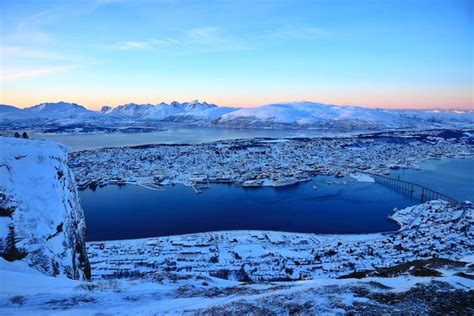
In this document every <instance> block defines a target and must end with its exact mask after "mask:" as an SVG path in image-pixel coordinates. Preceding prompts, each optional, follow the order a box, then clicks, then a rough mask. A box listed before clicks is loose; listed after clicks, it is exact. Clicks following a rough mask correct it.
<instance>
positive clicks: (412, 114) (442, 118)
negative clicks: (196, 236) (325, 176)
mask: <svg viewBox="0 0 474 316" xmlns="http://www.w3.org/2000/svg"><path fill="white" fill-rule="evenodd" d="M218 124H220V125H223V126H238V127H267V126H275V125H281V126H284V125H288V126H296V127H298V126H299V127H321V128H362V129H364V128H400V127H424V126H430V127H436V125H439V126H440V127H441V126H450V125H463V124H474V112H453V111H421V110H404V111H400V110H386V109H370V108H363V107H356V106H337V105H330V104H321V103H314V102H292V103H276V104H268V105H264V106H260V107H256V108H246V109H240V110H237V111H233V112H230V113H227V114H224V115H222V116H221V117H220V118H219V120H218Z"/></svg>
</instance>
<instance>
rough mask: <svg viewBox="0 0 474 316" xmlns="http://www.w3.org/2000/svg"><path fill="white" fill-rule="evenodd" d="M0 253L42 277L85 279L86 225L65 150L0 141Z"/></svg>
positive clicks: (50, 145) (54, 145)
mask: <svg viewBox="0 0 474 316" xmlns="http://www.w3.org/2000/svg"><path fill="white" fill-rule="evenodd" d="M0 148H1V150H0V255H1V257H2V258H3V259H5V260H7V261H11V262H13V261H21V262H24V263H26V264H28V265H29V266H31V267H34V268H35V269H37V270H39V271H41V272H43V273H46V274H48V275H52V276H56V275H64V276H67V277H68V278H71V279H88V278H89V277H90V266H89V261H88V259H87V253H86V247H85V233H86V226H85V221H84V213H83V211H82V208H81V206H80V204H79V197H78V194H77V189H76V185H75V182H74V177H73V175H72V173H71V171H70V170H69V168H68V165H67V159H68V151H67V148H66V147H64V146H62V145H60V144H58V143H53V142H48V141H39V140H27V139H16V138H8V137H0Z"/></svg>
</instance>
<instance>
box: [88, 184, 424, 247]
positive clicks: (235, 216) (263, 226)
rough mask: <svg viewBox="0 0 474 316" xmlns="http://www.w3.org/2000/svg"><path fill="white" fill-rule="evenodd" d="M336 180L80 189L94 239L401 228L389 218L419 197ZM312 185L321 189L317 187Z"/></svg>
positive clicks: (361, 231)
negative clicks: (284, 184) (201, 187)
mask: <svg viewBox="0 0 474 316" xmlns="http://www.w3.org/2000/svg"><path fill="white" fill-rule="evenodd" d="M326 180H334V178H332V177H317V178H316V179H315V180H314V181H311V182H306V183H300V184H299V185H296V186H291V187H285V188H273V187H263V188H258V189H244V188H242V187H237V186H234V185H222V184H221V185H212V186H211V187H210V188H209V189H206V190H204V191H203V193H202V194H199V195H197V194H196V193H194V191H193V190H192V189H191V188H190V187H186V186H183V185H176V186H168V187H166V190H165V191H152V190H148V189H146V188H143V187H139V186H134V185H126V186H122V187H119V186H115V185H110V186H106V187H103V188H97V190H96V191H92V190H85V191H81V192H80V197H81V201H82V207H83V209H84V211H85V215H86V220H87V230H88V239H89V240H113V239H129V238H141V237H151V236H165V235H176V234H185V233H195V232H205V231H218V230H236V229H258V230H276V231H289V232H307V233H369V232H381V231H390V230H395V229H397V226H396V225H394V224H393V223H390V222H388V221H387V220H386V217H387V216H388V215H389V214H391V213H392V211H393V208H394V207H398V208H402V207H406V206H409V205H413V204H417V201H416V200H412V199H411V198H409V197H407V196H404V195H403V194H401V193H398V192H396V191H393V190H391V189H389V188H387V187H384V186H382V185H380V184H375V183H363V182H357V183H354V184H352V185H335V184H331V185H329V184H327V183H326V182H325V181H326ZM313 185H317V186H318V187H319V189H318V190H314V189H313Z"/></svg>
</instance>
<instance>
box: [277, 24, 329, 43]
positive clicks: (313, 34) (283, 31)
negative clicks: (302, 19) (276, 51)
mask: <svg viewBox="0 0 474 316" xmlns="http://www.w3.org/2000/svg"><path fill="white" fill-rule="evenodd" d="M332 35H333V33H331V32H329V31H327V30H325V29H323V28H319V27H313V26H305V25H286V26H284V27H281V28H279V29H277V30H276V31H275V32H273V33H271V34H270V37H273V38H280V39H284V40H308V39H316V38H322V37H330V36H332Z"/></svg>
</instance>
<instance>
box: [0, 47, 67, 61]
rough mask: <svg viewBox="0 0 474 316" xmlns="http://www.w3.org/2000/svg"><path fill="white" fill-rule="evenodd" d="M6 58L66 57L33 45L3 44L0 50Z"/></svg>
mask: <svg viewBox="0 0 474 316" xmlns="http://www.w3.org/2000/svg"><path fill="white" fill-rule="evenodd" d="M1 54H2V56H3V57H6V58H12V59H13V58H15V59H16V58H34V59H68V58H67V57H66V56H65V55H64V54H61V53H58V52H55V51H51V50H47V49H41V48H34V47H23V46H4V47H2V52H1Z"/></svg>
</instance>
